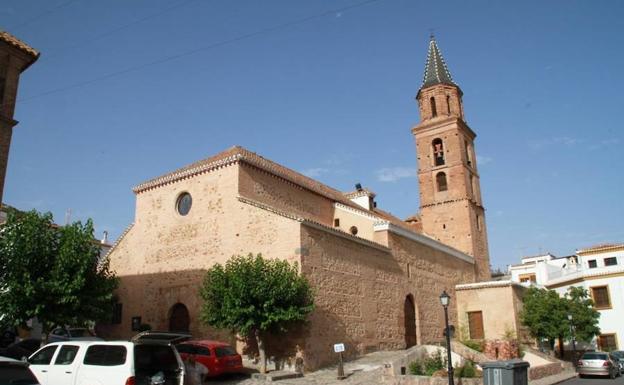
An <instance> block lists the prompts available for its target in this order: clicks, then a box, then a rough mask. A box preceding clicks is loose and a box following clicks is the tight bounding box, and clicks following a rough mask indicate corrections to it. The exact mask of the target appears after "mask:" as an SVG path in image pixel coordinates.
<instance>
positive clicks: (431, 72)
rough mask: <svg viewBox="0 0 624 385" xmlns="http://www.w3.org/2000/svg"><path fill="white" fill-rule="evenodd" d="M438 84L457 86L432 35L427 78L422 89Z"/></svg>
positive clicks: (426, 68) (424, 79) (428, 54)
mask: <svg viewBox="0 0 624 385" xmlns="http://www.w3.org/2000/svg"><path fill="white" fill-rule="evenodd" d="M436 84H450V85H453V86H457V84H455V82H454V81H453V77H452V76H451V73H450V72H449V70H448V68H447V67H446V63H445V62H444V58H443V57H442V53H441V52H440V49H439V48H438V44H437V43H436V40H435V37H434V36H433V35H431V40H429V51H428V52H427V64H426V66H425V76H424V77H423V83H422V85H421V86H420V89H423V88H426V87H430V86H433V85H436Z"/></svg>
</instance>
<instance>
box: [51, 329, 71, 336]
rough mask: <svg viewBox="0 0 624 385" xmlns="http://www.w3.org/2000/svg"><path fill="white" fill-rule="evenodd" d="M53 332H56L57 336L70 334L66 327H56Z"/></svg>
mask: <svg viewBox="0 0 624 385" xmlns="http://www.w3.org/2000/svg"><path fill="white" fill-rule="evenodd" d="M52 334H54V335H55V336H61V337H68V334H67V332H66V331H65V329H61V328H58V329H54V330H53V331H52Z"/></svg>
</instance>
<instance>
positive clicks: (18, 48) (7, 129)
mask: <svg viewBox="0 0 624 385" xmlns="http://www.w3.org/2000/svg"><path fill="white" fill-rule="evenodd" d="M38 57H39V52H37V51H35V50H34V49H33V48H31V47H29V46H28V45H27V44H25V43H24V42H22V41H20V40H18V39H17V38H16V37H14V36H12V35H10V34H9V33H7V32H4V31H0V203H1V202H2V195H3V192H4V178H5V176H6V170H7V163H8V161H9V150H10V148H11V137H12V136H13V127H15V125H17V121H16V120H14V119H13V113H14V112H15V100H16V98H17V85H18V83H19V77H20V74H21V73H22V72H23V71H24V70H26V68H28V67H29V66H30V65H31V64H32V63H34V62H35V61H36V60H37V58H38Z"/></svg>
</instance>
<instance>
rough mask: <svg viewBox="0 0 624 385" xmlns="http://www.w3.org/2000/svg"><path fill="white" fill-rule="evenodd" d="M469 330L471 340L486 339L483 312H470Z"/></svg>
mask: <svg viewBox="0 0 624 385" xmlns="http://www.w3.org/2000/svg"><path fill="white" fill-rule="evenodd" d="M468 330H469V331H470V339H471V340H482V339H483V338H484V333H483V313H482V312H480V311H471V312H468Z"/></svg>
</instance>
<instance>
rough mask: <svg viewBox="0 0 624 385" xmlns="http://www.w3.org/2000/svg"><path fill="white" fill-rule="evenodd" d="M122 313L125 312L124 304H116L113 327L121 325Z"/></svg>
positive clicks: (114, 306) (112, 321)
mask: <svg viewBox="0 0 624 385" xmlns="http://www.w3.org/2000/svg"><path fill="white" fill-rule="evenodd" d="M122 311H123V304H121V303H116V304H114V305H113V317H112V319H111V323H112V324H113V325H118V324H120V323H121V315H122Z"/></svg>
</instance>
